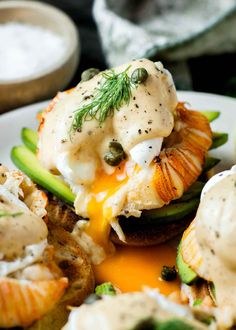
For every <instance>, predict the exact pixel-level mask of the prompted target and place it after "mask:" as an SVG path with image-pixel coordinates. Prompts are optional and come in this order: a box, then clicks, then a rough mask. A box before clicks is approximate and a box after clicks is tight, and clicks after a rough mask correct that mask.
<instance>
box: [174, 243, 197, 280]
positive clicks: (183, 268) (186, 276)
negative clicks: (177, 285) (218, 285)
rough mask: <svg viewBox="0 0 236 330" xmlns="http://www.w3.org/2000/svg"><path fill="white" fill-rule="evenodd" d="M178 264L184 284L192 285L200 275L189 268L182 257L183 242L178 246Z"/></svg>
mask: <svg viewBox="0 0 236 330" xmlns="http://www.w3.org/2000/svg"><path fill="white" fill-rule="evenodd" d="M176 264H177V268H178V272H179V277H180V279H181V281H182V282H183V283H185V284H188V285H191V284H192V283H193V282H194V281H195V280H196V279H197V278H198V275H197V274H196V273H195V272H194V271H193V270H192V269H191V268H190V267H189V265H188V264H186V262H185V261H184V259H183V257H182V254H181V241H180V243H179V246H178V252H177V259H176Z"/></svg>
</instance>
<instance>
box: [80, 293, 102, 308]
mask: <svg viewBox="0 0 236 330" xmlns="http://www.w3.org/2000/svg"><path fill="white" fill-rule="evenodd" d="M101 299H102V297H101V296H99V295H97V294H96V293H91V294H90V295H89V296H88V297H87V298H86V299H85V300H84V304H86V305H92V304H93V303H94V302H95V301H97V300H101Z"/></svg>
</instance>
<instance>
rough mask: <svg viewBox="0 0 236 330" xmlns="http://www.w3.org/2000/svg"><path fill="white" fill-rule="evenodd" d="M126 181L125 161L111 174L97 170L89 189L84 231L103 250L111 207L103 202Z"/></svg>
mask: <svg viewBox="0 0 236 330" xmlns="http://www.w3.org/2000/svg"><path fill="white" fill-rule="evenodd" d="M127 181H128V174H127V171H126V162H123V163H122V164H120V165H119V166H117V167H116V169H115V171H114V172H113V174H111V175H108V174H107V173H105V172H103V171H102V172H99V173H98V174H97V176H96V180H95V181H94V184H93V185H92V187H91V190H90V194H91V198H90V201H89V203H88V207H87V212H88V216H89V223H88V227H87V229H86V233H87V234H88V235H89V236H90V237H92V239H93V240H94V242H95V243H97V244H98V245H101V246H102V247H103V248H104V249H105V250H108V249H109V234H110V228H111V226H110V222H111V219H112V207H106V208H105V207H104V204H105V202H106V201H107V199H108V198H109V197H111V196H112V195H114V194H115V193H116V192H117V191H118V190H119V189H120V187H121V186H122V185H124V184H125V183H126V182H127Z"/></svg>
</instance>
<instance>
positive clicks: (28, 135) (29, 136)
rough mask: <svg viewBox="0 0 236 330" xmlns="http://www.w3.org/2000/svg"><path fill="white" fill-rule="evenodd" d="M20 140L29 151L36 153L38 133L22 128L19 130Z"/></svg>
mask: <svg viewBox="0 0 236 330" xmlns="http://www.w3.org/2000/svg"><path fill="white" fill-rule="evenodd" d="M21 140H22V142H23V143H24V145H25V146H26V147H27V148H28V149H29V150H31V151H32V152H33V153H36V151H37V145H38V133H37V132H36V131H34V130H32V129H30V128H27V127H23V128H22V130H21Z"/></svg>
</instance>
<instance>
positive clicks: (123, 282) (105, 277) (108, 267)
mask: <svg viewBox="0 0 236 330" xmlns="http://www.w3.org/2000/svg"><path fill="white" fill-rule="evenodd" d="M138 169H139V168H138V167H137V166H136V167H131V169H130V168H129V167H128V166H127V162H125V161H124V162H123V163H122V164H121V165H120V166H118V167H116V169H115V171H114V173H113V174H111V175H108V174H106V173H105V172H100V173H98V174H97V177H96V180H95V181H94V184H93V186H92V188H91V190H90V193H91V198H90V201H89V203H88V208H87V211H88V215H89V222H88V227H87V229H86V233H87V234H88V235H89V236H90V237H92V239H93V240H94V242H95V243H97V244H98V245H100V246H102V247H103V248H104V249H105V250H106V252H107V258H106V259H105V260H104V261H103V262H102V263H101V264H99V265H94V273H95V278H96V282H97V284H99V283H103V282H112V283H113V285H115V286H116V287H117V288H119V289H120V290H121V291H122V292H133V291H139V290H142V288H143V287H144V286H148V287H151V288H158V289H159V290H160V292H161V293H162V294H166V295H168V294H170V293H172V292H175V291H178V290H179V281H178V280H175V281H172V282H166V281H164V280H162V278H161V271H162V268H163V266H164V265H167V266H174V265H175V260H176V249H174V248H173V247H171V246H170V245H167V244H164V245H159V246H155V247H140V248H137V247H128V246H118V247H116V251H115V253H114V254H111V253H109V252H111V251H112V252H114V249H112V250H111V246H110V245H109V244H111V243H109V234H110V228H111V226H110V221H111V214H112V209H111V207H107V208H106V207H104V204H105V202H106V201H107V199H108V198H109V197H111V196H112V195H113V194H115V193H116V192H117V191H118V190H119V189H120V188H121V186H122V185H124V184H126V183H127V181H128V179H129V175H130V173H131V175H132V174H133V173H134V172H136V171H138Z"/></svg>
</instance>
